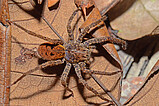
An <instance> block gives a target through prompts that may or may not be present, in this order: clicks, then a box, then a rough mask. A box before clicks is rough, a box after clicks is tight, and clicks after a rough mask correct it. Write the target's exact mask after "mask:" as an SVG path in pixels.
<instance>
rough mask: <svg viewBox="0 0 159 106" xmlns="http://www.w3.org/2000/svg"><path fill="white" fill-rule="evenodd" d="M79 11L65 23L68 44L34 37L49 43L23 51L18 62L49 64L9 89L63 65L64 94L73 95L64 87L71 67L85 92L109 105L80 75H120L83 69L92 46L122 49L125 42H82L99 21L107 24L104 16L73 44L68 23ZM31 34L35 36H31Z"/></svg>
mask: <svg viewBox="0 0 159 106" xmlns="http://www.w3.org/2000/svg"><path fill="white" fill-rule="evenodd" d="M78 11H79V9H77V10H75V11H74V12H73V14H72V15H71V17H70V19H69V21H68V25H67V32H68V37H69V39H68V42H63V41H62V40H57V39H50V38H46V37H40V35H35V36H38V37H40V38H42V39H45V40H47V41H49V43H44V44H41V45H40V46H39V48H38V50H37V51H34V50H29V49H24V50H22V52H21V56H20V57H18V58H17V61H18V59H19V60H20V59H21V60H23V61H25V58H30V56H36V57H38V58H42V59H43V60H48V61H47V62H45V63H43V64H41V65H39V66H37V67H35V68H34V69H31V70H29V71H27V72H26V73H24V74H23V75H22V76H21V77H19V78H18V79H17V80H16V81H15V82H13V83H12V84H11V85H10V86H12V85H14V84H16V83H17V82H18V81H20V80H21V79H22V78H24V77H25V76H26V75H28V74H31V73H32V72H34V71H36V70H40V69H43V68H45V67H48V66H54V65H59V64H63V63H64V62H65V61H66V66H65V69H64V71H63V73H62V75H61V83H62V85H63V86H64V87H65V88H66V90H68V91H70V92H71V93H72V94H73V92H72V90H71V89H70V88H68V85H67V77H68V74H69V72H70V69H71V67H72V66H73V67H74V69H75V73H76V74H77V76H78V78H79V80H80V82H81V83H82V84H83V85H84V86H85V87H86V88H87V89H88V90H90V91H92V92H93V93H94V94H95V95H97V96H98V97H100V98H101V99H102V100H105V101H107V102H110V100H108V99H106V98H105V97H103V96H102V95H100V94H99V93H98V92H97V91H96V90H95V89H94V88H92V87H90V86H89V85H88V84H87V82H86V81H85V80H84V79H83V77H82V74H81V73H82V72H83V73H89V74H100V75H108V74H109V75H110V74H116V73H118V72H121V71H117V72H113V73H108V72H104V71H103V72H100V71H94V70H89V69H86V63H87V64H90V57H91V49H92V48H94V47H95V46H92V45H93V44H98V43H106V42H111V43H117V44H122V47H123V48H124V49H125V48H126V47H125V46H126V42H125V41H123V40H121V39H118V38H114V37H107V36H105V37H100V38H91V39H89V40H86V41H84V42H82V40H83V37H84V36H85V35H86V34H87V33H88V31H89V30H90V28H92V27H95V26H96V25H98V24H99V23H100V22H101V21H104V20H106V18H107V17H106V16H103V17H102V18H101V19H99V20H97V21H96V22H94V23H92V24H90V25H89V26H87V27H86V28H84V29H83V30H82V31H81V33H80V34H79V36H78V38H77V39H76V40H75V39H74V35H73V30H72V28H71V22H72V20H73V18H74V16H75V15H76V14H77V12H78ZM11 23H12V22H11ZM13 24H15V25H17V24H16V23H13ZM17 26H18V25H17ZM19 27H20V26H19ZM21 28H22V27H21ZM22 29H23V28H22ZM23 30H25V31H26V32H28V33H31V32H29V31H28V30H26V29H23ZM31 34H32V35H34V34H33V33H31ZM22 57H23V58H22ZM10 86H9V87H10Z"/></svg>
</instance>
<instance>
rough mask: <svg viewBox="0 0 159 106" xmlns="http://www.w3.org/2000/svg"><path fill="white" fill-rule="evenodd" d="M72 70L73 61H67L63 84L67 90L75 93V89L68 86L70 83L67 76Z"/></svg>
mask: <svg viewBox="0 0 159 106" xmlns="http://www.w3.org/2000/svg"><path fill="white" fill-rule="evenodd" d="M70 70H71V63H68V62H67V63H66V67H65V69H64V71H63V73H62V75H61V84H62V85H63V86H64V87H65V89H66V90H68V91H70V92H71V93H72V95H73V91H72V90H71V89H69V88H68V85H67V76H68V74H69V72H70Z"/></svg>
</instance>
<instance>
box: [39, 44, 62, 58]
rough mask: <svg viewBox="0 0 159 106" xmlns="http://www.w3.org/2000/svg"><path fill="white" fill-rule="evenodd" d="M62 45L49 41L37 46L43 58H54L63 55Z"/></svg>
mask: <svg viewBox="0 0 159 106" xmlns="http://www.w3.org/2000/svg"><path fill="white" fill-rule="evenodd" d="M64 51H65V49H64V47H63V46H62V45H54V44H52V43H50V42H48V43H43V44H41V45H40V46H39V47H38V53H39V55H40V56H41V57H42V59H44V60H56V59H60V58H63V57H64V56H65V52H64Z"/></svg>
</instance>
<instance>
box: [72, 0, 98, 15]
mask: <svg viewBox="0 0 159 106" xmlns="http://www.w3.org/2000/svg"><path fill="white" fill-rule="evenodd" d="M74 3H75V4H76V5H77V7H80V8H81V9H82V10H83V13H84V15H86V9H88V8H90V7H92V6H93V5H95V3H94V1H93V0H74Z"/></svg>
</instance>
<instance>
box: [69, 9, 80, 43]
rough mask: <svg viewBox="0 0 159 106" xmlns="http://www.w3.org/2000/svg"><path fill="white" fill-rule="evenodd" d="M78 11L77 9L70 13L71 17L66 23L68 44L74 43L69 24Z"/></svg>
mask: <svg viewBox="0 0 159 106" xmlns="http://www.w3.org/2000/svg"><path fill="white" fill-rule="evenodd" d="M78 11H80V9H77V10H75V11H74V12H73V13H72V15H71V17H70V18H69V20H68V23H67V32H68V41H69V42H73V41H74V35H73V30H72V28H71V23H72V20H73V18H74V17H75V15H76V14H77V13H78Z"/></svg>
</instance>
